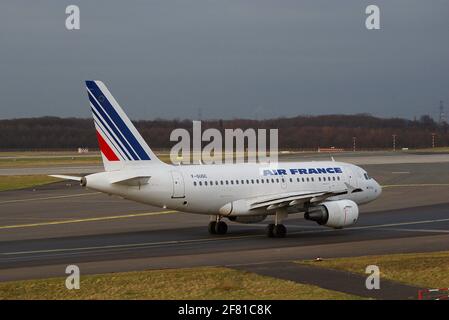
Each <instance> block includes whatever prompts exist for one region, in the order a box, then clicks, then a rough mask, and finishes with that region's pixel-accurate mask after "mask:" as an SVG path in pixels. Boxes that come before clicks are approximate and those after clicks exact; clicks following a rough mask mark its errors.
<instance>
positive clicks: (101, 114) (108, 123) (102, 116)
mask: <svg viewBox="0 0 449 320" xmlns="http://www.w3.org/2000/svg"><path fill="white" fill-rule="evenodd" d="M88 94H89V100H90V103H91V107H92V108H93V109H94V110H93V111H94V114H95V115H96V116H97V118H98V119H99V120H101V121H102V123H103V125H104V126H105V128H107V129H109V132H111V131H112V132H111V136H112V137H114V135H115V137H116V138H117V140H118V142H120V144H121V145H122V146H123V151H124V152H126V154H128V155H129V156H130V159H132V160H139V158H138V156H137V154H136V153H135V152H134V150H133V149H132V148H131V146H130V145H129V143H128V142H127V141H126V139H125V138H124V137H123V135H122V134H121V133H120V131H119V129H118V128H117V126H116V125H115V124H114V123H113V122H112V120H111V119H110V118H109V117H108V115H107V114H106V112H105V111H104V109H103V108H102V107H101V106H100V105H99V104H98V102H97V100H96V99H95V98H94V97H93V96H92V95H91V94H90V92H88ZM112 133H113V134H112Z"/></svg>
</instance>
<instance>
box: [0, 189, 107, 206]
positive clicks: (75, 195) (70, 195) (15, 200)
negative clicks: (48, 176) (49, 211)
mask: <svg viewBox="0 0 449 320" xmlns="http://www.w3.org/2000/svg"><path fill="white" fill-rule="evenodd" d="M97 194H101V192H89V193H76V194H69V195H66V196H53V197H44V198H30V199H14V200H6V201H0V204H5V203H18V202H29V201H38V200H53V199H65V198H76V197H85V196H93V195H97Z"/></svg>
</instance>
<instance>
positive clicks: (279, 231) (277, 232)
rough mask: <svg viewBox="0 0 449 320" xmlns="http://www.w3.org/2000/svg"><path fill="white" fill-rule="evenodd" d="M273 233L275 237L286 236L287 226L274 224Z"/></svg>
mask: <svg viewBox="0 0 449 320" xmlns="http://www.w3.org/2000/svg"><path fill="white" fill-rule="evenodd" d="M273 235H274V237H275V238H285V236H286V235H287V228H286V227H285V226H284V225H283V224H278V225H276V226H274V229H273Z"/></svg>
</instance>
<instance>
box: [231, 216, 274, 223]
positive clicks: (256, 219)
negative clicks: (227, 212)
mask: <svg viewBox="0 0 449 320" xmlns="http://www.w3.org/2000/svg"><path fill="white" fill-rule="evenodd" d="M266 218H267V216H266V215H257V216H236V217H233V216H231V217H228V219H229V220H231V221H234V222H238V223H258V222H262V221H264V220H265V219H266Z"/></svg>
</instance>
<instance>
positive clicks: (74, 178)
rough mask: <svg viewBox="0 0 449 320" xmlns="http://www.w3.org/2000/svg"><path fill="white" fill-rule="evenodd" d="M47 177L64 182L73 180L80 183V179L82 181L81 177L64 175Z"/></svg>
mask: <svg viewBox="0 0 449 320" xmlns="http://www.w3.org/2000/svg"><path fill="white" fill-rule="evenodd" d="M49 177H53V178H58V179H64V180H74V181H78V182H81V179H82V177H75V176H65V175H60V174H52V175H49Z"/></svg>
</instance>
